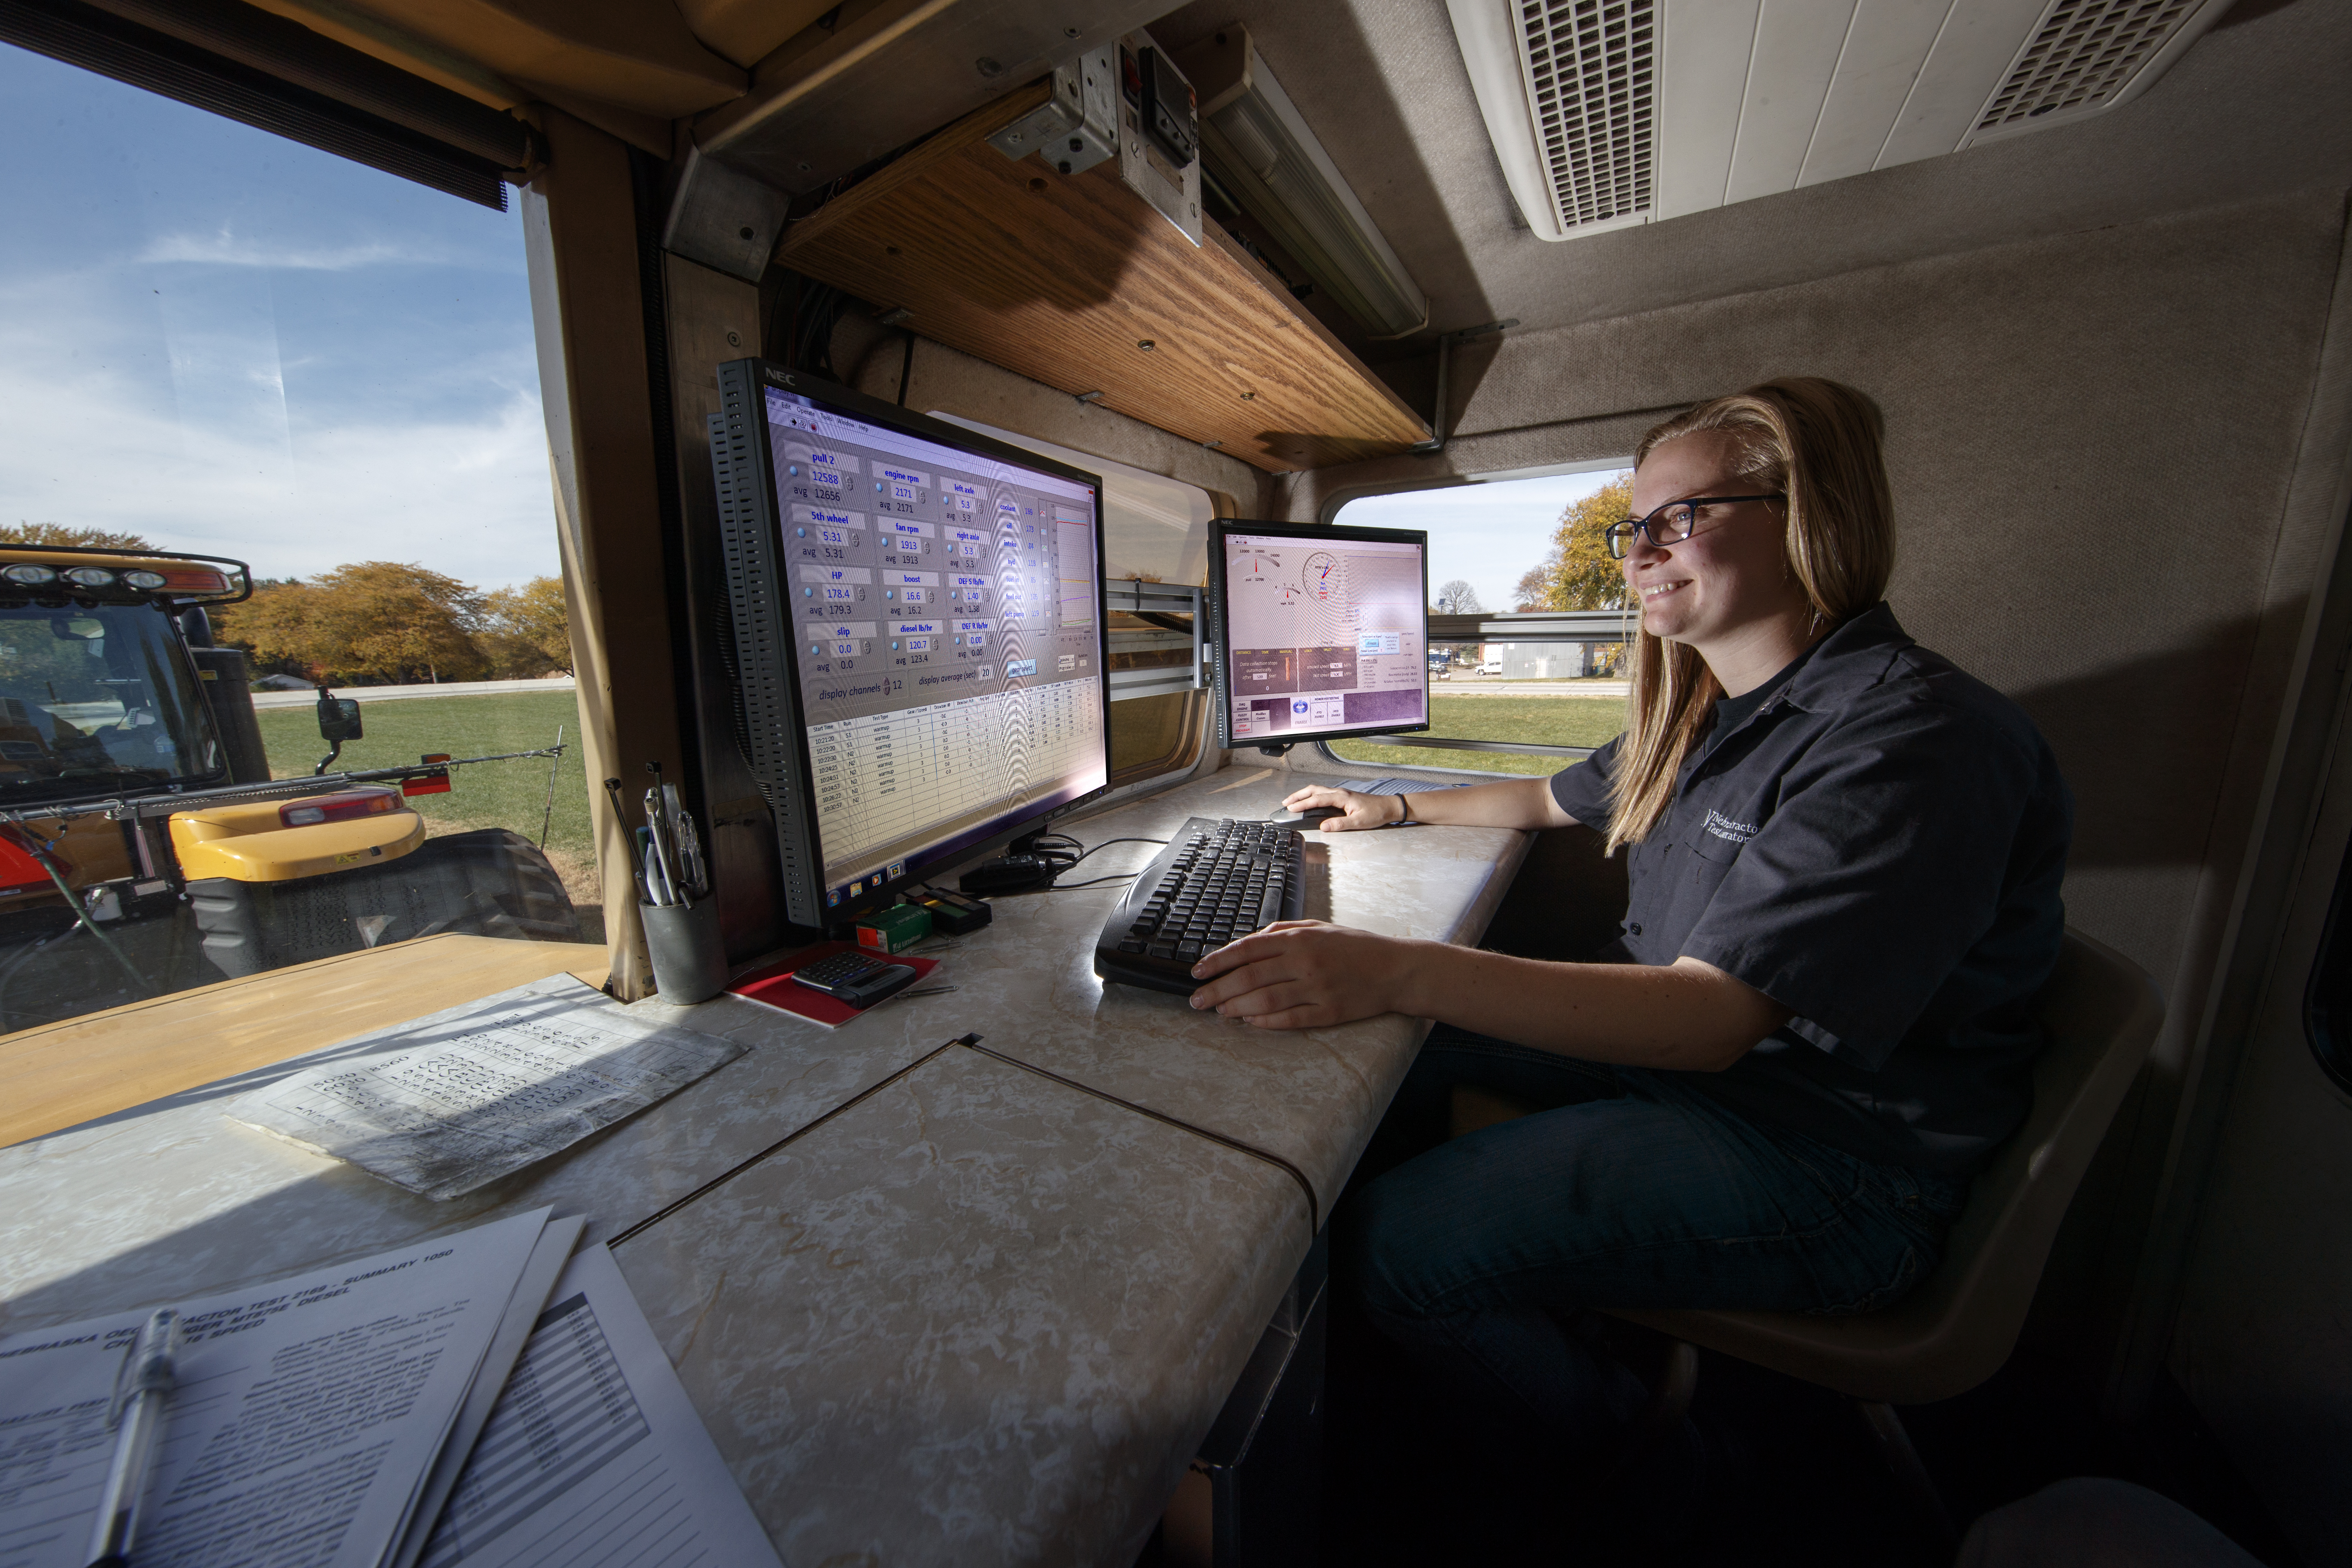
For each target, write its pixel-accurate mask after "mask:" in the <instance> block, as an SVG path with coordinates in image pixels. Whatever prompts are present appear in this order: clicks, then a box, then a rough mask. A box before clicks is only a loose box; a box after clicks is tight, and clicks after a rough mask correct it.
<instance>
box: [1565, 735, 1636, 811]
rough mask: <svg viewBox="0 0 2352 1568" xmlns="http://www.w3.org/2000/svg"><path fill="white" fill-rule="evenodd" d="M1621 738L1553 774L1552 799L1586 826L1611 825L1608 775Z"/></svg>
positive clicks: (1622, 738)
mask: <svg viewBox="0 0 2352 1568" xmlns="http://www.w3.org/2000/svg"><path fill="white" fill-rule="evenodd" d="M1624 738H1625V737H1623V736H1622V735H1620V736H1618V737H1617V739H1616V740H1614V741H1612V742H1609V743H1608V744H1607V745H1605V746H1603V747H1601V749H1600V750H1599V751H1597V752H1593V753H1592V754H1591V756H1589V757H1587V758H1585V759H1584V761H1582V762H1580V763H1577V764H1576V765H1575V766H1573V767H1569V768H1562V769H1561V770H1560V771H1559V773H1554V774H1552V775H1551V797H1552V799H1554V800H1556V801H1558V802H1559V808H1560V810H1562V811H1564V812H1566V813H1568V815H1569V816H1572V817H1574V818H1576V820H1577V821H1579V822H1580V823H1582V824H1584V826H1587V827H1600V828H1606V827H1607V826H1609V775H1610V769H1611V768H1612V767H1613V766H1614V765H1615V763H1616V761H1617V747H1618V744H1619V742H1622V741H1623V740H1624Z"/></svg>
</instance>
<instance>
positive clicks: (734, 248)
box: [662, 147, 792, 283]
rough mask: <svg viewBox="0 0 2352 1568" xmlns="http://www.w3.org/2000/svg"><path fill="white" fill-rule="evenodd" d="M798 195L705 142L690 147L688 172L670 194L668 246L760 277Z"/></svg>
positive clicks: (748, 277)
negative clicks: (733, 164)
mask: <svg viewBox="0 0 2352 1568" xmlns="http://www.w3.org/2000/svg"><path fill="white" fill-rule="evenodd" d="M790 205H792V197H790V196H788V195H785V194H784V193H783V192H782V191H780V190H777V189H775V188H774V187H773V186H771V185H765V184H761V183H760V182H759V181H758V180H755V179H753V178H752V177H751V175H749V174H744V173H743V172H742V171H741V170H740V169H731V168H729V167H728V166H727V165H726V164H724V163H719V161H718V160H716V159H714V158H712V157H711V156H710V155H709V154H708V153H705V152H703V150H702V149H701V148H699V147H691V148H688V150H687V154H686V172H685V174H682V175H680V176H679V177H678V182H677V195H675V196H673V197H671V198H670V204H669V218H668V221H667V223H665V224H664V225H663V226H662V248H663V249H664V250H667V251H669V252H671V253H672V254H673V255H677V256H683V257H685V258H687V259H688V261H698V262H700V263H701V264H702V265H703V266H705V267H708V268H712V269H714V270H716V271H719V272H724V273H725V274H727V276H729V277H730V278H740V279H743V281H744V282H746V283H757V282H758V281H759V280H760V279H761V275H762V274H763V273H765V272H766V271H767V269H768V258H769V257H771V256H772V255H773V254H775V249H776V241H777V239H778V237H780V236H781V235H782V232H783V227H784V209H785V208H786V207H788V206H790Z"/></svg>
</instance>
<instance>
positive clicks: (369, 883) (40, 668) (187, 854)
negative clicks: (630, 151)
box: [0, 46, 602, 1032]
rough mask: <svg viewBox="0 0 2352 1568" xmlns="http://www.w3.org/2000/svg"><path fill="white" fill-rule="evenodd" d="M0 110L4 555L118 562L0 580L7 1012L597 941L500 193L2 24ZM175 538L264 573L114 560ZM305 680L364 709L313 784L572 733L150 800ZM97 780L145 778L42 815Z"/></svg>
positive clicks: (305, 708) (323, 749)
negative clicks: (18, 39)
mask: <svg viewBox="0 0 2352 1568" xmlns="http://www.w3.org/2000/svg"><path fill="white" fill-rule="evenodd" d="M0 138H5V145H6V146H7V148H8V156H7V158H6V159H5V163H0V197H5V211H6V213H7V215H8V217H7V221H6V222H5V224H0V579H5V566H6V565H8V564H15V565H19V566H23V567H25V568H26V571H27V572H29V573H32V574H34V575H35V576H37V574H38V571H39V570H40V569H41V563H43V562H47V563H49V564H50V566H53V567H55V568H56V569H57V570H58V572H59V573H62V572H63V571H64V570H65V569H67V568H69V567H71V566H73V564H74V563H75V561H76V560H79V561H80V562H81V563H83V565H84V566H85V567H87V568H89V569H92V570H95V569H98V568H99V567H100V566H106V567H107V569H108V570H110V571H112V572H114V573H116V574H118V575H119V578H120V580H118V581H115V582H113V583H112V584H110V586H106V587H103V588H89V589H88V591H85V590H84V588H79V587H69V585H68V584H66V583H65V581H64V580H63V578H62V577H61V576H59V577H58V578H55V579H53V580H48V581H47V582H46V584H42V583H36V582H32V581H30V580H24V579H21V576H20V580H15V581H0V809H21V808H22V807H24V806H26V805H36V806H39V807H43V808H54V809H56V810H57V811H58V812H59V813H60V815H58V816H33V817H30V818H28V819H26V820H22V821H20V822H18V823H17V824H16V825H14V826H7V827H5V828H0V838H5V841H6V842H5V844H0V879H5V885H0V1032H5V1031H7V1030H13V1029H19V1028H24V1027H26V1026H31V1025H35V1024H39V1023H45V1022H49V1021H53V1020H55V1019H58V1018H61V1017H68V1016H76V1015H78V1014H80V1013H83V1012H87V1011H89V1010H91V1009H93V1008H96V1007H103V1006H110V1005H116V1004H119V1003H123V1002H129V1001H133V1000H137V999H139V998H141V997H142V996H146V995H152V994H161V993H164V992H169V991H174V990H180V989H184V988H186V987H188V986H192V985H200V984H211V983H214V982H216V981H219V980H221V979H223V978H224V977H226V976H229V975H235V974H237V973H250V972H253V971H254V970H257V969H268V968H276V967H282V966H283V965H285V964H288V963H299V962H303V961H305V960H309V959H312V958H319V957H327V956H332V955H334V954H337V953H341V952H353V951H357V950H360V949H362V948H366V947H371V946H377V945H382V944H384V943H388V942H400V941H404V940H408V939H411V938H414V937H417V936H422V935H426V934H431V933H434V932H437V931H457V932H464V933H472V934H478V935H488V936H499V937H513V938H530V939H536V940H562V941H567V942H568V941H578V940H581V939H582V938H583V937H585V938H587V939H588V940H591V941H593V940H597V939H598V938H599V937H600V936H601V934H602V921H601V911H600V910H598V909H597V908H596V907H595V906H596V902H597V899H598V896H599V895H598V894H597V892H596V885H595V874H594V860H593V849H592V847H591V844H590V838H589V834H588V819H587V796H586V790H585V787H584V785H585V781H584V778H583V768H582V765H581V752H580V751H579V749H578V747H577V746H576V744H572V742H576V740H577V737H578V733H579V720H578V715H577V708H576V704H575V700H574V698H573V695H572V680H571V678H570V675H569V674H568V672H567V671H568V667H569V666H570V664H571V660H572V656H571V652H570V642H569V638H568V636H567V633H566V630H565V626H564V620H565V617H564V610H563V595H562V587H561V584H560V583H559V582H558V581H557V574H558V572H559V570H560V568H559V564H558V556H557V549H556V535H555V524H554V515H553V508H552V504H551V500H550V490H549V483H548V469H547V441H546V434H545V426H544V424H543V422H542V419H541V410H540V399H539V384H538V366H537V361H536V357H535V353H534V350H533V345H532V336H531V321H530V296H529V289H528V286H527V282H526V279H525V276H524V256H523V244H522V235H521V230H520V214H519V212H517V211H513V210H509V211H507V212H503V213H501V212H494V211H491V210H489V209H488V208H486V207H483V206H480V205H475V204H473V203H469V202H466V201H462V200H459V199H457V198H456V197H454V196H449V195H444V194H442V193H440V192H437V191H434V190H431V189H428V188H426V187H425V186H422V185H417V184H410V183H409V182H407V181H404V180H401V179H398V178H396V177H394V176H393V175H390V174H383V173H381V172H378V171H376V170H373V169H370V168H367V167H364V166H362V165H360V164H356V163H349V162H346V161H344V160H342V159H340V158H337V157H334V156H333V155H331V154H329V153H321V152H318V151H316V150H315V149H312V148H309V147H305V146H301V145H299V144H297V143H294V142H287V141H283V140H281V139H279V138H278V137H275V136H272V135H269V134H268V133H267V132H261V131H257V130H255V129H253V128H251V127H249V126H246V125H242V124H239V123H236V122H235V121H228V120H224V119H221V118H218V117H216V116H214V115H210V114H207V113H205V112H204V111H202V110H196V109H193V108H190V107H188V106H186V105H184V104H181V103H177V102H173V101H172V100H167V99H163V98H159V97H156V96H153V95H152V94H149V93H147V92H144V91H142V90H141V89H135V88H131V87H127V86H124V85H122V84H121V83H119V82H115V81H111V80H109V79H105V78H103V77H100V76H97V75H93V74H91V73H89V72H87V71H83V70H80V69H78V68H73V67H69V66H65V65H61V64H59V63H58V62H56V61H53V60H50V59H47V58H44V57H41V56H38V55H35V54H31V53H27V52H25V51H22V50H18V49H16V48H12V47H5V46H0ZM73 547H82V548H84V549H86V550H103V551H105V552H106V553H105V554H104V555H103V556H91V555H84V556H82V557H75V556H73V555H72V554H71V549H72V548H73ZM142 552H144V553H143V554H142ZM159 552H187V553H195V554H203V555H210V556H217V557H229V558H233V559H234V560H236V561H242V562H246V563H249V565H250V568H251V574H252V576H253V578H254V580H255V582H256V584H257V587H258V592H257V594H256V595H255V596H254V597H253V599H252V600H251V602H250V603H247V604H242V605H228V606H221V605H215V607H214V608H213V609H212V610H211V611H210V612H209V613H208V614H206V615H204V616H182V615H179V614H177V613H176V612H177V610H178V609H179V608H180V605H177V604H170V605H166V604H163V603H161V602H160V601H162V600H164V599H167V598H168V596H169V595H168V593H167V592H166V591H164V590H161V589H157V590H152V592H151V591H150V590H139V589H136V588H135V587H134V586H133V580H134V579H135V578H136V577H137V576H138V574H141V573H142V572H143V571H144V570H145V568H142V566H141V565H140V562H141V561H142V560H145V561H147V563H148V565H149V566H150V567H152V566H154V565H155V563H157V562H158V561H161V560H162V555H161V553H159ZM109 563H110V564H109ZM163 565H164V566H166V567H169V566H170V565H171V563H168V562H165V563H163ZM156 575H157V576H158V578H159V579H160V578H161V576H162V573H161V572H160V571H159V572H157V573H156ZM177 581H178V579H176V578H175V579H173V582H175V583H176V582H177ZM173 591H176V590H173ZM142 595H148V596H144V597H142ZM208 640H211V641H216V642H219V643H224V644H233V645H235V647H236V648H241V649H242V650H244V652H245V653H246V655H247V658H243V659H240V658H238V657H237V656H236V653H235V652H234V651H231V650H230V649H229V648H226V647H206V646H205V644H206V642H207V641H208ZM256 680H257V681H258V682H259V684H260V687H261V688H262V689H259V690H257V691H251V692H248V690H247V685H248V682H252V681H256ZM319 681H325V682H328V683H330V684H331V686H332V688H333V689H334V692H335V694H336V695H337V696H338V697H339V698H340V697H350V698H355V699H357V700H360V702H361V704H362V707H361V728H362V735H361V736H359V737H358V738H355V739H349V740H346V741H344V742H342V744H341V750H340V753H339V754H337V755H336V756H335V760H334V761H333V762H331V763H330V764H329V765H328V770H327V771H328V773H330V774H339V773H343V772H345V771H347V770H352V769H382V768H391V767H398V766H402V765H409V766H414V765H415V764H416V763H418V760H419V758H420V757H421V756H423V755H425V754H427V753H448V754H451V755H454V756H456V757H459V758H465V757H473V756H485V755H493V754H497V753H501V752H527V751H541V750H547V749H551V745H552V742H554V741H555V739H556V734H557V731H558V728H559V726H561V727H562V731H563V733H564V738H565V741H566V743H567V751H566V754H565V755H564V757H563V758H562V760H561V761H560V762H558V761H557V760H556V759H551V758H548V757H543V756H541V757H530V758H524V759H520V760H517V761H511V762H504V763H482V764H480V765H478V766H473V767H467V768H463V769H460V770H458V771H457V773H455V774H454V775H453V776H452V777H451V779H450V780H449V781H448V786H449V787H448V788H447V789H446V793H434V794H425V795H415V796H405V795H402V794H401V793H400V792H399V781H397V780H394V781H390V782H388V783H384V784H375V785H371V786H368V787H365V788H361V787H358V786H348V787H347V784H338V783H337V781H336V780H335V779H333V778H329V779H325V780H322V781H321V786H320V793H325V794H328V795H336V796H339V797H341V796H348V797H349V798H337V799H335V800H332V801H331V802H330V803H329V804H328V805H320V806H312V807H306V808H299V810H300V812H301V813H302V814H301V815H298V816H290V817H289V816H281V815H280V811H281V807H284V808H286V809H289V810H295V809H297V807H295V806H293V805H289V801H290V800H291V798H292V797H289V796H288V795H283V794H280V795H275V796H270V797H268V798H266V799H265V798H257V797H256V796H254V795H250V794H248V795H246V796H245V797H244V801H243V804H242V805H238V804H236V802H234V801H230V802H228V803H226V804H224V802H223V800H222V799H221V798H220V797H206V798H204V799H199V800H195V801H187V800H184V799H181V798H179V797H177V796H173V797H172V798H170V799H166V798H165V797H166V795H168V794H169V792H172V791H175V790H176V791H179V792H182V794H184V792H186V791H188V790H219V789H224V788H230V787H233V786H250V785H252V784H257V783H260V782H265V781H267V780H268V779H269V778H271V777H273V776H275V777H277V778H307V777H310V776H311V775H312V774H313V773H314V771H315V770H317V769H318V767H319V765H320V761H321V759H322V758H326V757H328V756H329V755H330V754H331V746H332V743H331V742H328V741H326V740H323V739H322V738H321V736H320V721H319V712H318V694H317V691H316V689H315V683H316V682H319ZM434 783H435V781H431V780H427V781H425V785H426V787H428V788H430V787H432V786H433V784H434ZM551 791H552V795H551ZM387 792H388V794H387ZM306 793H308V792H306ZM111 795H131V796H141V795H144V796H146V797H148V798H150V799H151V800H155V801H161V802H163V804H162V805H161V807H160V809H157V810H155V811H153V812H151V813H148V814H146V815H144V816H140V817H138V819H137V820H135V821H126V820H124V819H123V818H122V816H121V815H120V814H118V815H116V816H107V815H103V814H91V813H89V812H86V811H84V812H79V813H77V812H76V810H75V808H76V807H77V806H79V805H87V804H88V803H89V802H90V801H92V800H93V799H96V798H102V797H106V796H111ZM232 807H234V809H232ZM207 812H210V813H215V815H214V816H211V817H209V818H207V819H205V821H202V822H197V821H196V820H195V819H196V817H197V816H198V815H199V814H202V813H207ZM221 812H226V813H227V815H219V813H221ZM239 812H241V813H242V814H243V815H238V813H239ZM420 816H421V819H422V820H421V822H420V820H419V819H420ZM265 833H267V834H274V835H277V837H275V838H274V839H273V840H272V843H271V844H270V845H268V846H265V847H261V848H259V849H256V850H253V851H252V853H250V854H247V855H246V856H245V858H244V859H243V860H239V859H237V858H236V857H234V856H230V855H228V854H227V853H226V851H222V850H218V849H215V850H214V851H213V852H210V853H206V852H205V849H204V846H205V844H207V843H215V842H224V841H226V839H229V838H256V837H260V836H263V835H264V834H265ZM542 840H543V841H544V844H545V849H544V851H543V852H542V850H541V847H540V846H541V842H542ZM314 851H315V853H314ZM240 853H243V852H242V851H240ZM339 857H341V858H339ZM53 873H54V874H53ZM60 882H62V883H63V884H64V891H63V892H61V891H60V889H59V886H58V884H59V883H60ZM77 906H79V910H80V913H79V914H77V912H76V908H77ZM83 916H87V917H88V918H87V919H84V918H83Z"/></svg>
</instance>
